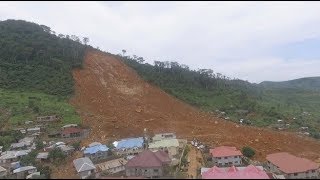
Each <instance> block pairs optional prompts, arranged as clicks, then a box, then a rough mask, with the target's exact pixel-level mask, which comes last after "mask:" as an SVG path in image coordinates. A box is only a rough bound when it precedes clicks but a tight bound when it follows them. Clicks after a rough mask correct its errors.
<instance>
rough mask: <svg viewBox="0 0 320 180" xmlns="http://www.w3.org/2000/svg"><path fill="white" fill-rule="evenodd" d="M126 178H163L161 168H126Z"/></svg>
mask: <svg viewBox="0 0 320 180" xmlns="http://www.w3.org/2000/svg"><path fill="white" fill-rule="evenodd" d="M126 176H143V177H146V178H158V177H161V176H163V169H162V167H155V168H139V167H136V168H134V167H133V168H126Z"/></svg>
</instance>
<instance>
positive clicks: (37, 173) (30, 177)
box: [26, 172, 40, 179]
mask: <svg viewBox="0 0 320 180" xmlns="http://www.w3.org/2000/svg"><path fill="white" fill-rule="evenodd" d="M36 175H37V176H40V172H34V173H31V174H29V175H28V176H27V177H26V179H32V177H33V176H36Z"/></svg>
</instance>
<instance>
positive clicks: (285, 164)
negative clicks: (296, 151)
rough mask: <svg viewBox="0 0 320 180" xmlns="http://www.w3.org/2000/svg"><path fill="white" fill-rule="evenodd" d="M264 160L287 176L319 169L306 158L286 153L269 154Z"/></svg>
mask: <svg viewBox="0 0 320 180" xmlns="http://www.w3.org/2000/svg"><path fill="white" fill-rule="evenodd" d="M266 159H267V160H268V161H270V162H271V163H272V164H274V165H276V166H277V167H279V170H280V171H282V172H284V173H287V174H289V173H299V172H306V171H310V170H316V169H318V168H319V165H318V164H317V163H315V162H313V161H311V160H309V159H306V158H300V157H297V156H294V155H292V154H289V153H287V152H280V153H274V154H269V155H267V158H266Z"/></svg>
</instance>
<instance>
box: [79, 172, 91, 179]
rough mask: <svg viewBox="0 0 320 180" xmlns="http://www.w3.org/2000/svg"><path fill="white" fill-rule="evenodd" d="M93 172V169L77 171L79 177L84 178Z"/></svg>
mask: <svg viewBox="0 0 320 180" xmlns="http://www.w3.org/2000/svg"><path fill="white" fill-rule="evenodd" d="M93 173H94V170H91V171H83V172H80V173H78V175H79V176H80V178H81V179H85V178H87V177H88V176H90V175H91V174H93Z"/></svg>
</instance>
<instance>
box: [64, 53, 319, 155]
mask: <svg viewBox="0 0 320 180" xmlns="http://www.w3.org/2000/svg"><path fill="white" fill-rule="evenodd" d="M73 77H74V79H75V96H74V97H73V98H72V99H71V100H70V103H71V104H72V105H74V106H75V108H76V109H77V111H78V112H79V114H80V115H81V118H82V121H83V122H82V123H83V125H85V126H89V127H90V128H91V129H92V131H91V134H90V137H89V138H88V139H86V140H85V141H84V142H83V144H84V145H87V144H89V143H90V142H93V141H101V142H107V141H109V140H113V139H115V138H125V137H130V136H142V135H143V129H144V128H147V129H148V131H152V132H154V133H158V132H176V133H177V136H178V137H180V138H187V139H189V140H191V139H192V138H193V137H196V138H197V139H199V140H200V141H202V142H205V143H207V144H208V145H212V146H216V145H232V146H236V147H237V148H242V147H243V146H246V145H249V146H251V147H253V148H254V149H256V151H257V153H256V157H255V159H256V160H261V161H264V160H265V157H266V155H267V154H268V153H274V152H279V151H287V152H290V153H292V154H294V155H298V156H302V157H306V158H310V159H312V160H315V159H318V158H319V157H320V154H319V152H320V142H318V141H316V140H314V139H311V138H308V137H300V136H298V135H297V134H294V133H291V132H290V133H289V132H277V131H273V130H270V129H262V128H256V127H249V126H242V125H238V124H235V123H232V122H229V121H226V120H223V119H219V118H217V117H215V116H213V115H211V114H209V113H205V112H201V111H200V110H198V109H197V108H194V107H192V106H190V105H188V104H186V103H184V102H182V101H180V100H178V99H176V98H174V97H172V96H170V95H168V94H166V93H165V92H164V91H162V90H161V89H159V88H157V87H155V86H152V85H150V84H148V83H146V82H145V81H143V80H142V79H141V78H140V77H139V76H138V75H137V73H136V72H135V71H134V70H132V69H131V68H129V67H128V66H126V65H125V64H124V63H123V62H121V61H120V60H118V59H116V58H115V57H114V56H113V55H109V54H107V53H103V52H100V51H95V50H90V51H88V52H87V54H86V57H85V61H84V68H83V69H77V70H74V71H73Z"/></svg>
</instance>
